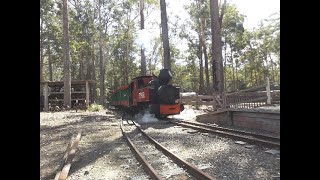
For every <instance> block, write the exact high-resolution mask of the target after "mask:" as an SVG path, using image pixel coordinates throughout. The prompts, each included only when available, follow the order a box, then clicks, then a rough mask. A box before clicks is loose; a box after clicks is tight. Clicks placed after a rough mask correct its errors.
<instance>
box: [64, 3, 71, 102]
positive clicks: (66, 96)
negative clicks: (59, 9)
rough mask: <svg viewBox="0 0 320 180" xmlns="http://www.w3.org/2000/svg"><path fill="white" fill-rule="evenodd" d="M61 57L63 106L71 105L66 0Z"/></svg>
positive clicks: (66, 4)
mask: <svg viewBox="0 0 320 180" xmlns="http://www.w3.org/2000/svg"><path fill="white" fill-rule="evenodd" d="M63 36H64V38H63V39H64V47H63V52H64V53H63V54H64V56H63V59H64V66H63V67H64V68H63V72H64V73H63V74H64V99H63V102H64V106H65V107H71V76H70V51H69V22H68V2H67V0H63Z"/></svg>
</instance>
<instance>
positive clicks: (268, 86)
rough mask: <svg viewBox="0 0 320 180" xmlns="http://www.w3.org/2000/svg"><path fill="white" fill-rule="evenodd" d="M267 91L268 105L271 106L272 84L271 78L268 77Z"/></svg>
mask: <svg viewBox="0 0 320 180" xmlns="http://www.w3.org/2000/svg"><path fill="white" fill-rule="evenodd" d="M266 91H267V97H268V99H267V104H271V93H270V82H269V78H268V77H267V87H266Z"/></svg>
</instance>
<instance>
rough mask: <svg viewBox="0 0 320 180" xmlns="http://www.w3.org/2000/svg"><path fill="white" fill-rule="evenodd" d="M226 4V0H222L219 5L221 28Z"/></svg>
mask: <svg viewBox="0 0 320 180" xmlns="http://www.w3.org/2000/svg"><path fill="white" fill-rule="evenodd" d="M226 4H227V0H224V2H223V5H222V7H221V14H220V17H219V23H220V29H221V24H222V20H223V15H224V10H225V9H226Z"/></svg>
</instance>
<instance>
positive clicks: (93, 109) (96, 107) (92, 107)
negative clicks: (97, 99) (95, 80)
mask: <svg viewBox="0 0 320 180" xmlns="http://www.w3.org/2000/svg"><path fill="white" fill-rule="evenodd" d="M101 110H103V106H102V105H100V104H96V103H93V104H91V105H90V106H89V107H88V111H89V112H99V111H101Z"/></svg>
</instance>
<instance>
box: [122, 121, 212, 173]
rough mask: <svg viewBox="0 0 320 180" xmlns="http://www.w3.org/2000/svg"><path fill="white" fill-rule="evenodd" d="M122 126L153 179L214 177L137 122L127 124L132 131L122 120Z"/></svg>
mask: <svg viewBox="0 0 320 180" xmlns="http://www.w3.org/2000/svg"><path fill="white" fill-rule="evenodd" d="M120 128H121V131H122V133H123V136H124V137H125V139H126V141H127V142H128V144H129V146H130V149H131V150H132V151H133V152H134V154H135V156H136V158H137V159H138V160H139V162H140V163H141V164H142V165H143V166H144V169H145V170H146V172H147V173H148V174H149V175H150V176H151V177H152V178H153V179H186V178H187V179H214V178H213V177H212V176H210V175H209V174H207V173H205V172H203V171H202V170H200V169H198V168H197V167H195V166H194V165H192V164H190V163H188V162H186V161H185V160H183V159H180V158H179V157H177V156H176V155H175V154H173V153H172V152H170V151H168V150H167V149H166V148H165V147H163V146H162V145H161V144H160V143H158V142H157V141H156V140H154V139H153V138H152V137H150V136H148V135H147V134H146V133H145V132H144V131H143V130H142V129H141V128H140V127H139V125H138V124H136V123H135V122H133V124H132V125H131V126H126V129H129V128H130V129H131V132H127V131H125V130H124V125H123V122H122V121H121V122H120ZM149 142H150V143H151V144H150V143H149ZM177 165H178V166H180V168H179V167H178V166H177Z"/></svg>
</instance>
